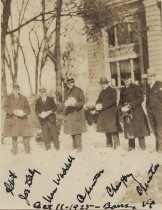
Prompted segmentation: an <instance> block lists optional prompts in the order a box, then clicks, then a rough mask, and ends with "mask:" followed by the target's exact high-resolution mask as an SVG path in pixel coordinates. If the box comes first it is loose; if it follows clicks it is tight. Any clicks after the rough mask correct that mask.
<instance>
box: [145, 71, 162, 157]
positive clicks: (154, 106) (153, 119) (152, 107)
mask: <svg viewBox="0 0 162 210" xmlns="http://www.w3.org/2000/svg"><path fill="white" fill-rule="evenodd" d="M147 82H148V86H147V89H146V109H147V113H148V117H149V121H150V124H151V127H152V130H153V132H154V135H155V138H156V150H157V152H160V153H162V82H160V81H157V80H156V74H155V71H154V70H153V69H148V75H147Z"/></svg>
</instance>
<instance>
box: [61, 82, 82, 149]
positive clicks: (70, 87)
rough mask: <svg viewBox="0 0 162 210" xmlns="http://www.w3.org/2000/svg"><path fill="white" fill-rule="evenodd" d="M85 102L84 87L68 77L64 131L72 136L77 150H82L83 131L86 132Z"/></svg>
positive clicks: (74, 147)
mask: <svg viewBox="0 0 162 210" xmlns="http://www.w3.org/2000/svg"><path fill="white" fill-rule="evenodd" d="M84 103H85V98H84V94H83V91H82V89H81V88H79V87H77V86H76V85H75V80H74V78H68V79H67V88H66V89H65V97H64V115H65V119H64V133H65V134H68V135H71V136H72V140H73V149H76V150H77V151H81V150H82V133H84V132H86V121H85V113H84V109H83V106H84Z"/></svg>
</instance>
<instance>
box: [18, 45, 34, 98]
mask: <svg viewBox="0 0 162 210" xmlns="http://www.w3.org/2000/svg"><path fill="white" fill-rule="evenodd" d="M20 49H21V52H22V56H23V61H24V65H25V69H26V73H27V76H28V81H29V86H30V92H31V95H34V92H33V88H32V84H31V79H30V74H29V69H28V66H27V63H26V59H25V58H26V57H25V53H24V50H23V47H22V46H21V45H20Z"/></svg>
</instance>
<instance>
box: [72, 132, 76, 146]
mask: <svg viewBox="0 0 162 210" xmlns="http://www.w3.org/2000/svg"><path fill="white" fill-rule="evenodd" d="M72 141H73V143H72V144H73V149H76V141H75V135H72Z"/></svg>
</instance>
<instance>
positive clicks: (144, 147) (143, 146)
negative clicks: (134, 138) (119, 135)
mask: <svg viewBox="0 0 162 210" xmlns="http://www.w3.org/2000/svg"><path fill="white" fill-rule="evenodd" d="M138 142H139V147H140V148H141V149H142V150H145V149H146V142H145V138H144V137H139V138H138Z"/></svg>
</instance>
